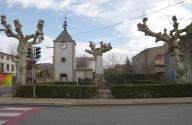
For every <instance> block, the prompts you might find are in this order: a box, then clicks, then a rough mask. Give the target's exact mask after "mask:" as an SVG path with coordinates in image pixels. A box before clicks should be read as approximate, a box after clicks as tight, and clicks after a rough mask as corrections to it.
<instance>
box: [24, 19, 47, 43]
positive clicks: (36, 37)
mask: <svg viewBox="0 0 192 125" xmlns="http://www.w3.org/2000/svg"><path fill="white" fill-rule="evenodd" d="M43 26H44V21H43V20H39V21H38V24H37V30H36V32H35V33H34V34H31V35H26V36H25V39H26V40H27V41H28V40H29V39H33V40H32V42H28V43H29V44H30V45H32V44H39V43H41V42H42V41H43V40H44V37H43Z"/></svg>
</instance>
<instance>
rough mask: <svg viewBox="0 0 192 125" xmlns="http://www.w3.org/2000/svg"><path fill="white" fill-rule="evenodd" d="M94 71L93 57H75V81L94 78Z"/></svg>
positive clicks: (79, 81)
mask: <svg viewBox="0 0 192 125" xmlns="http://www.w3.org/2000/svg"><path fill="white" fill-rule="evenodd" d="M94 73H95V59H94V58H93V57H76V72H75V76H76V81H77V82H78V83H81V82H83V81H86V80H89V81H92V80H93V79H94Z"/></svg>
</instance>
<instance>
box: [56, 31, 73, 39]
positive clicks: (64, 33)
mask: <svg viewBox="0 0 192 125" xmlns="http://www.w3.org/2000/svg"><path fill="white" fill-rule="evenodd" d="M62 41H65V42H75V41H74V40H73V39H72V38H71V36H70V35H69V33H68V32H67V30H66V29H64V30H63V32H61V33H60V34H59V36H58V37H57V38H56V39H55V42H62Z"/></svg>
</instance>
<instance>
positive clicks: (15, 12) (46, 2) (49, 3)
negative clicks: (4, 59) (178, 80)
mask: <svg viewBox="0 0 192 125" xmlns="http://www.w3.org/2000/svg"><path fill="white" fill-rule="evenodd" d="M177 3H179V4H177ZM176 4H177V5H176ZM172 5H174V6H172ZM168 6H169V7H168ZM163 8H166V9H163ZM158 10H160V11H158ZM152 12H154V13H152ZM0 15H6V16H7V20H8V22H9V23H10V24H12V25H13V20H14V19H19V20H20V22H21V23H22V25H23V28H22V29H23V32H24V34H31V33H34V32H35V31H36V24H37V22H38V20H39V19H43V20H45V26H44V33H45V40H44V41H43V42H42V43H41V45H39V46H41V47H42V58H41V61H40V62H52V56H53V50H52V49H47V48H46V47H47V46H49V47H52V46H53V42H52V40H54V39H55V38H56V37H57V36H58V35H59V34H60V33H61V32H62V31H63V28H62V25H63V21H64V17H67V22H68V27H67V29H68V32H69V34H71V36H72V38H73V39H74V40H75V41H76V43H77V46H76V55H77V56H81V55H84V54H86V53H85V52H84V50H85V49H89V48H88V46H89V41H93V42H95V43H96V44H97V45H98V44H99V42H100V41H104V42H106V43H109V42H110V43H111V44H112V46H113V49H112V50H111V51H110V52H107V53H106V54H104V58H105V59H106V58H108V56H109V55H112V54H114V55H116V56H118V57H119V58H122V59H124V58H125V57H129V58H130V59H131V58H132V57H133V56H134V55H136V54H137V53H139V52H141V51H142V50H144V49H145V48H150V47H154V46H160V45H163V42H158V43H155V38H151V37H146V36H144V34H143V33H142V32H139V31H137V24H138V23H139V22H142V18H143V17H142V15H147V17H148V18H149V19H148V22H147V23H148V25H149V27H150V29H151V30H153V31H155V32H162V31H163V29H164V28H167V29H168V30H171V29H172V20H171V18H172V16H173V15H176V16H177V18H178V21H179V24H180V26H179V27H180V28H184V27H185V26H186V25H189V24H190V23H191V22H192V0H0ZM0 28H2V26H0ZM95 29H97V30H95ZM87 31H88V32H87ZM89 31H90V32H89ZM16 43H18V42H16V40H14V39H13V38H7V37H6V35H5V34H4V33H3V32H0V51H2V52H10V49H11V48H13V47H16V46H17V45H16Z"/></svg>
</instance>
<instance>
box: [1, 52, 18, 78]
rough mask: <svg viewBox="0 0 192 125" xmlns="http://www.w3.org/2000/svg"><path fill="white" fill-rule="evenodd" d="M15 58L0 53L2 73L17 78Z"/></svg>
mask: <svg viewBox="0 0 192 125" xmlns="http://www.w3.org/2000/svg"><path fill="white" fill-rule="evenodd" d="M12 58H15V57H14V56H12V55H10V54H7V53H3V52H0V72H1V73H12V74H13V75H14V76H16V72H17V64H16V63H15V62H14V61H13V60H12Z"/></svg>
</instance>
